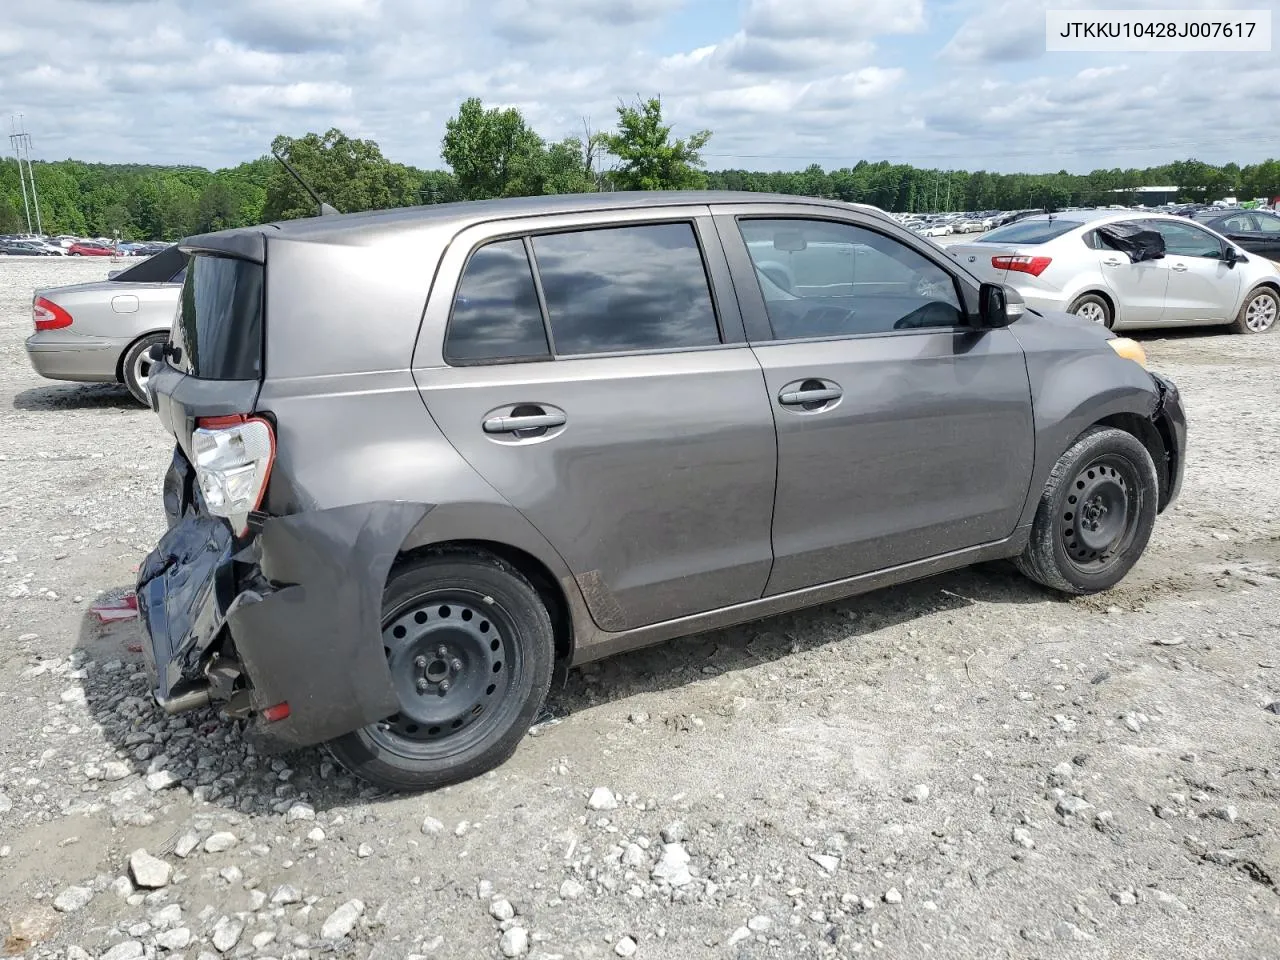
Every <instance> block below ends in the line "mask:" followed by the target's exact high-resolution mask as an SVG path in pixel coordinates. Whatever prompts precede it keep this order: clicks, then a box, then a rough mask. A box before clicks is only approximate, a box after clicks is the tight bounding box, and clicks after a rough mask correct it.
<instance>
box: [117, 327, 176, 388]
mask: <svg viewBox="0 0 1280 960" xmlns="http://www.w3.org/2000/svg"><path fill="white" fill-rule="evenodd" d="M168 332H169V331H167V330H165V329H163V328H161V329H159V330H148V331H147V332H146V333H141V334H139V335H138V336H136V337H134V338H133V339H132V340H130V341H129V342H128V343H127V344H125V347H124V349H123V350H121V351H120V356H118V357H116V383H124V358H125V357H127V356H128V355H129V351H130V350H132V349H133V348H134V347H136V346H137V345H138V344H139V343H140V342H141V341H143V340H145V339H147V337H154V336H155V335H156V334H160V333H163V334H166V335H167V334H168Z"/></svg>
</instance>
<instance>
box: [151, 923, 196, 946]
mask: <svg viewBox="0 0 1280 960" xmlns="http://www.w3.org/2000/svg"><path fill="white" fill-rule="evenodd" d="M190 944H191V931H190V930H188V929H187V928H186V927H175V928H174V929H172V930H165V931H164V932H162V933H158V934H156V945H157V946H160V947H163V948H164V949H165V950H185V949H187V947H188V946H189V945H190Z"/></svg>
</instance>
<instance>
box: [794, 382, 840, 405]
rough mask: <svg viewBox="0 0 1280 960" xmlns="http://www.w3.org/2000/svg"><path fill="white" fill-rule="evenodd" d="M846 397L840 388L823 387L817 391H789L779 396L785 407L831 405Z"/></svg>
mask: <svg viewBox="0 0 1280 960" xmlns="http://www.w3.org/2000/svg"><path fill="white" fill-rule="evenodd" d="M843 396H844V391H843V390H841V389H840V388H839V387H821V388H819V389H816V390H803V389H801V390H787V391H786V392H784V393H780V394H778V402H779V403H780V404H782V405H783V406H785V407H802V406H804V405H805V404H807V403H830V402H831V401H832V400H839V399H840V398H841V397H843Z"/></svg>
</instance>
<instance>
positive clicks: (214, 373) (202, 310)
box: [170, 254, 263, 380]
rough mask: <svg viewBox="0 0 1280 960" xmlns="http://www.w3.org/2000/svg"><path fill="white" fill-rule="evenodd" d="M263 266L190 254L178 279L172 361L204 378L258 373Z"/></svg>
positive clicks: (250, 377) (241, 377) (240, 377)
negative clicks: (176, 352) (177, 350)
mask: <svg viewBox="0 0 1280 960" xmlns="http://www.w3.org/2000/svg"><path fill="white" fill-rule="evenodd" d="M262 274H263V268H262V265H261V264H258V263H251V262H249V261H247V260H236V259H233V258H231V257H217V256H210V255H206V254H199V255H197V256H193V257H192V258H191V260H190V262H189V264H188V266H187V275H186V277H185V279H184V280H183V283H182V296H181V298H180V299H179V302H178V316H177V318H176V319H175V321H174V325H173V333H172V334H171V339H172V341H173V344H174V346H175V347H178V348H180V349H181V351H182V352H181V353H180V354H179V355H178V356H177V358H176V359H174V360H172V361H170V362H171V363H173V365H174V366H175V367H177V368H178V369H179V370H182V371H184V372H185V373H188V374H190V375H191V376H193V377H200V378H201V379H204V380H257V379H259V378H260V377H261V376H262V312H263V305H262V292H263V291H262Z"/></svg>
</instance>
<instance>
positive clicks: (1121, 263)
mask: <svg viewBox="0 0 1280 960" xmlns="http://www.w3.org/2000/svg"><path fill="white" fill-rule="evenodd" d="M1102 262H1103V264H1104V265H1105V266H1108V267H1122V266H1124V261H1123V260H1117V259H1116V258H1115V257H1112V258H1111V259H1110V260H1103V261H1102Z"/></svg>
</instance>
